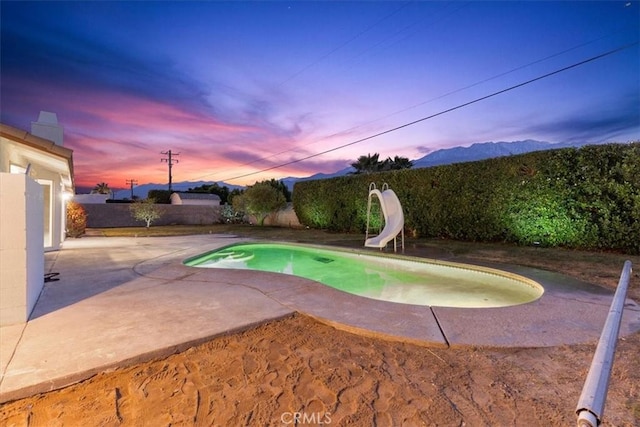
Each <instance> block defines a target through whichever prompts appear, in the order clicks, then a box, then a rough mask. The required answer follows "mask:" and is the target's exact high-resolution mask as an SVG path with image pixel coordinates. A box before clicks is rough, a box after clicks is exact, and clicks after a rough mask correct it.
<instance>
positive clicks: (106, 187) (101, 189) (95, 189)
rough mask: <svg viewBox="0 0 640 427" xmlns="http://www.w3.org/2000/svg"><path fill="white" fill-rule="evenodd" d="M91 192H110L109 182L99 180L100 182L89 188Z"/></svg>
mask: <svg viewBox="0 0 640 427" xmlns="http://www.w3.org/2000/svg"><path fill="white" fill-rule="evenodd" d="M91 194H111V189H110V188H109V184H107V183H106V182H101V183H100V184H96V186H95V187H93V190H91Z"/></svg>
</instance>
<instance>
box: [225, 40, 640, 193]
mask: <svg viewBox="0 0 640 427" xmlns="http://www.w3.org/2000/svg"><path fill="white" fill-rule="evenodd" d="M637 44H638V42H637V41H635V42H633V43H630V44H627V45H624V46H621V47H618V48H616V49H613V50H610V51H607V52H604V53H601V54H599V55H596V56H592V57H591V58H588V59H585V60H583V61H580V62H576V63H574V64H572V65H569V66H566V67H563V68H560V69H558V70H555V71H552V72H550V73H546V74H543V75H541V76H538V77H535V78H533V79H530V80H527V81H525V82H522V83H518V84H516V85H513V86H509V87H508V88H506V89H502V90H499V91H496V92H493V93H491V94H489V95H485V96H481V97H480V98H476V99H474V100H472V101H468V102H465V103H463V104H459V105H457V106H455V107H451V108H448V109H446V110H442V111H440V112H438V113H435V114H431V115H429V116H426V117H422V118H420V119H417V120H414V121H411V122H409V123H405V124H403V125H400V126H396V127H394V128H391V129H387V130H385V131H382V132H378V133H376V134H374V135H370V136H367V137H365V138H361V139H358V140H356V141H352V142H349V143H347V144H343V145H339V146H337V147H334V148H331V149H329V150H325V151H321V152H319V153H316V154H311V155H309V156H306V157H303V158H300V159H296V160H292V161H290V162H285V163H282V164H279V165H276V166H272V167H269V168H265V169H261V170H259V171H255V172H250V173H247V174H243V175H238V176H235V177H232V178H227V179H224V180H223V181H232V180H234V179H240V178H245V177H247V176H252V175H257V174H259V173H263V172H268V171H270V170H274V169H279V168H281V167H284V166H288V165H292V164H295V163H299V162H302V161H304V160H309V159H311V158H314V157H318V156H322V155H324V154H327V153H331V152H333V151H337V150H340V149H342V148H345V147H349V146H351V145H355V144H358V143H361V142H364V141H368V140H370V139H373V138H377V137H379V136H382V135H386V134H389V133H391V132H395V131H397V130H400V129H404V128H406V127H409V126H413V125H415V124H417V123H420V122H423V121H425V120H429V119H432V118H434V117H438V116H441V115H443V114H446V113H450V112H452V111H455V110H459V109H460V108H463V107H467V106H469V105H472V104H475V103H478V102H480V101H484V100H485V99H489V98H492V97H494V96H497V95H501V94H503V93H506V92H509V91H512V90H514V89H517V88H520V87H523V86H526V85H528V84H531V83H534V82H537V81H539V80H542V79H545V78H547V77H551V76H553V75H556V74H559V73H562V72H564V71H567V70H570V69H573V68H576V67H579V66H581V65H584V64H587V63H590V62H593V61H596V60H598V59H601V58H604V57H606V56H609V55H613V54H615V53H618V52H620V51H623V50H625V49H629V48H630V47H633V46H636V45H637Z"/></svg>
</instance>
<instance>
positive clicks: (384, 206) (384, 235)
mask: <svg viewBox="0 0 640 427" xmlns="http://www.w3.org/2000/svg"><path fill="white" fill-rule="evenodd" d="M374 196H375V197H377V198H378V201H379V202H380V211H381V212H380V213H381V216H382V218H381V219H383V220H384V228H382V230H380V229H379V228H378V234H377V235H376V236H372V237H369V225H370V223H371V204H372V201H373V197H374ZM398 234H400V235H401V237H402V251H403V252H404V214H403V212H402V205H401V204H400V200H399V199H398V196H396V193H395V192H394V191H393V190H391V189H390V188H389V185H388V184H387V183H386V182H385V183H384V184H382V190H378V189H377V188H376V184H375V183H374V182H372V183H371V184H369V200H368V202H367V230H366V234H365V241H364V245H365V246H366V247H369V248H380V249H383V248H385V247H386V246H387V243H389V242H390V241H391V240H393V251H394V252H397V237H398Z"/></svg>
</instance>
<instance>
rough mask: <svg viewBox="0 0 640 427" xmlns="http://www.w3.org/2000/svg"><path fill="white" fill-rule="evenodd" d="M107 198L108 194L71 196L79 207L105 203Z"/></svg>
mask: <svg viewBox="0 0 640 427" xmlns="http://www.w3.org/2000/svg"><path fill="white" fill-rule="evenodd" d="M109 197H110V196H109V195H108V194H76V195H75V196H73V201H74V202H76V203H80V204H81V205H82V204H85V203H89V204H91V203H107V200H108V199H109Z"/></svg>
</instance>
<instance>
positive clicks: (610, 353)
mask: <svg viewBox="0 0 640 427" xmlns="http://www.w3.org/2000/svg"><path fill="white" fill-rule="evenodd" d="M631 271H632V269H631V261H628V260H627V261H625V263H624V266H623V267H622V273H621V274H620V280H619V281H618V287H617V288H616V293H615V294H614V296H613V301H612V302H611V307H610V308H609V314H608V315H607V320H606V322H605V324H604V328H602V333H601V335H600V340H599V341H598V346H597V347H596V351H595V353H594V355H593V360H592V361H591V367H590V368H589V373H588V374H587V379H586V381H585V383H584V387H583V388H582V394H581V395H580V399H579V400H578V407H577V408H576V414H577V416H578V419H577V425H578V427H596V426H598V425H599V424H600V423H601V422H602V416H603V414H604V405H605V402H606V400H607V391H608V389H609V378H610V377H611V368H612V367H613V358H614V356H615V352H616V345H617V342H618V334H619V333H620V322H621V321H622V311H623V310H624V301H625V299H626V297H627V289H628V288H629V281H630V279H631Z"/></svg>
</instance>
